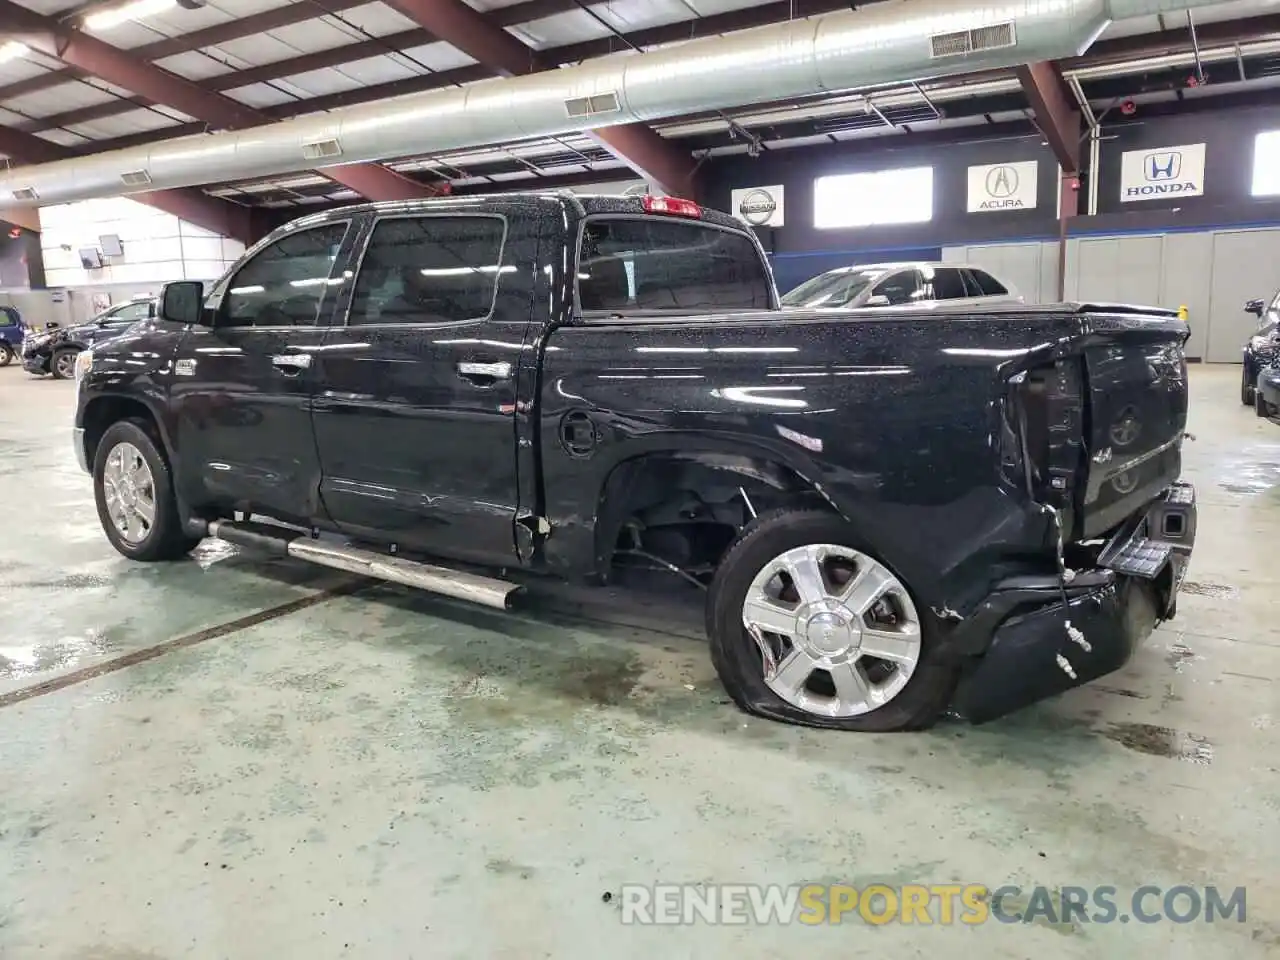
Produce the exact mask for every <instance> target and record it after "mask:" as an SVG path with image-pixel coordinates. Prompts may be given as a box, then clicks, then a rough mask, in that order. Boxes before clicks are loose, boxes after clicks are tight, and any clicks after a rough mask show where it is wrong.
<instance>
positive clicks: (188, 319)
mask: <svg viewBox="0 0 1280 960" xmlns="http://www.w3.org/2000/svg"><path fill="white" fill-rule="evenodd" d="M159 312H160V319H161V320H168V321H170V322H171V323H199V322H200V321H201V319H202V318H203V313H204V284H203V283H201V282H200V281H199V280H178V281H175V282H174V283H166V284H165V285H164V290H162V291H161V293H160V311H159Z"/></svg>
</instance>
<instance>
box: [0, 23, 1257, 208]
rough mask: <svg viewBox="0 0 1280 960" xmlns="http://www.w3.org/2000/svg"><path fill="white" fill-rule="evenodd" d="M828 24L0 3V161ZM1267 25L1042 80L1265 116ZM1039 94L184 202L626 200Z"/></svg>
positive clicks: (1080, 92)
mask: <svg viewBox="0 0 1280 960" xmlns="http://www.w3.org/2000/svg"><path fill="white" fill-rule="evenodd" d="M848 7H849V4H848V3H847V2H833V0H782V2H769V3H760V2H758V0H757V2H753V0H607V2H589V0H469V6H464V5H463V0H387V2H375V3H368V2H356V0H297V2H280V0H207V2H203V3H201V2H199V0H136V2H134V3H121V2H118V0H117V2H112V3H87V4H80V5H78V6H70V7H69V6H68V5H67V3H66V0H21V2H19V3H15V2H13V0H0V155H7V157H8V158H9V159H8V160H7V161H6V162H8V163H10V164H13V165H19V164H23V163H42V162H47V161H49V160H56V159H62V158H66V157H75V156H82V155H86V154H92V153H97V152H101V151H104V150H112V149H118V148H122V147H129V146H137V145H141V144H145V143H150V142H155V141H158V140H163V139H167V138H171V137H176V136H183V135H188V134H193V133H201V132H205V131H210V130H217V129H227V128H234V127H246V126H253V125H255V124H258V123H263V122H269V121H271V120H278V119H284V118H289V117H296V116H300V115H303V114H309V113H315V112H318V111H324V110H330V109H334V108H336V107H341V106H347V105H352V104H358V103H369V102H373V101H377V100H382V99H385V98H388V97H394V96H400V95H404V94H408V93H415V92H419V91H423V90H429V89H438V88H444V87H449V86H457V85H462V84H466V83H471V82H475V81H477V80H482V79H486V78H489V77H493V76H499V75H505V74H510V73H513V72H527V70H532V69H541V68H549V69H554V68H555V67H556V66H558V65H564V64H573V63H577V62H580V61H582V60H584V59H588V58H591V57H596V56H601V55H605V54H609V53H618V52H628V51H643V50H648V49H653V48H655V47H660V46H668V45H672V44H678V43H680V42H681V41H683V40H688V39H691V38H697V37H705V36H709V35H715V34H722V33H727V32H732V31H734V30H740V29H744V28H748V27H752V26H760V25H763V24H768V23H774V22H779V21H784V20H787V19H791V18H794V17H802V16H812V15H816V14H821V13H826V12H830V11H833V10H839V9H848ZM1275 10H1276V8H1275V5H1274V3H1271V2H1267V0H1241V2H1229V3H1221V4H1216V5H1214V6H1210V7H1205V8H1202V9H1198V10H1197V11H1195V13H1194V14H1193V15H1192V16H1191V18H1189V17H1188V15H1187V14H1186V13H1182V14H1167V15H1165V16H1163V17H1150V18H1143V19H1139V20H1131V21H1125V22H1123V23H1117V24H1113V25H1112V26H1111V27H1109V28H1108V29H1107V31H1106V32H1105V33H1104V34H1103V35H1102V37H1101V38H1100V39H1099V40H1098V41H1097V42H1096V43H1095V44H1094V46H1093V48H1092V49H1090V50H1089V51H1088V52H1087V53H1086V54H1085V56H1083V57H1081V58H1078V59H1076V60H1072V61H1064V62H1060V63H1058V64H1055V65H1049V66H1050V68H1051V69H1050V70H1049V72H1048V73H1047V74H1046V75H1045V76H1047V77H1049V80H1048V83H1049V85H1051V86H1053V85H1056V86H1058V87H1060V91H1059V92H1060V93H1061V95H1062V96H1063V97H1065V98H1066V100H1067V101H1069V102H1070V105H1071V106H1072V107H1073V108H1074V107H1076V106H1077V105H1078V104H1077V101H1078V100H1079V99H1080V98H1081V97H1083V98H1084V99H1085V100H1086V101H1087V103H1088V105H1089V110H1090V111H1091V112H1092V113H1093V114H1094V115H1095V116H1100V117H1102V118H1103V119H1104V120H1106V119H1109V118H1117V119H1118V118H1120V117H1121V116H1129V115H1131V114H1129V113H1128V111H1129V107H1128V105H1127V104H1126V101H1128V102H1130V103H1132V105H1133V107H1134V108H1135V109H1136V114H1133V115H1136V116H1138V117H1141V116H1143V115H1152V114H1156V113H1166V112H1173V111H1179V110H1188V109H1195V108H1204V107H1205V106H1209V105H1219V106H1226V105H1238V104H1248V103H1270V102H1275V103H1280V90H1277V86H1278V85H1280V14H1278V13H1276V12H1275ZM11 24H16V26H11ZM442 35H445V36H449V37H450V38H451V39H452V40H454V41H455V42H453V43H450V42H446V41H445V40H443V39H441V36H442ZM513 40H514V41H515V42H514V43H513V42H512V41H513ZM513 58H514V59H515V61H517V62H515V63H513ZM524 58H527V63H526V62H524ZM1042 87H1043V85H1042ZM1042 93H1043V89H1042V88H1041V89H1040V90H1039V91H1038V90H1037V88H1036V85H1035V84H1033V83H1031V82H1030V81H1029V80H1028V77H1027V75H1024V74H1023V72H1020V71H994V72H988V73H985V74H982V75H973V76H969V77H960V78H951V79H949V80H947V81H940V82H928V81H922V82H921V83H919V84H909V85H906V86H898V87H893V88H890V89H877V90H863V91H856V92H851V93H846V94H842V95H838V96H836V95H831V96H823V97H815V98H810V99H807V100H804V101H799V102H797V101H792V102H787V103H779V104H773V105H766V106H754V107H751V108H747V109H743V110H739V111H725V112H715V113H711V114H705V115H700V116H693V117H685V118H678V119H676V120H672V121H663V122H662V123H659V124H656V125H654V127H653V128H646V127H643V126H641V125H630V126H629V127H627V128H625V129H624V128H615V129H614V130H613V131H597V132H596V133H595V134H582V135H573V136H565V137H559V138H555V139H546V140H538V141H529V142H518V143H509V144H503V145H499V146H485V147H483V148H476V149H473V150H467V151H461V152H453V153H448V154H440V155H433V156H417V157H405V158H396V159H393V160H390V161H389V162H387V163H385V164H358V165H351V166H348V167H341V168H329V170H328V171H326V173H325V174H324V175H321V174H301V175H289V176H287V177H277V178H273V179H268V180H262V181H255V182H238V183H219V184H212V185H209V186H206V187H205V188H204V189H203V191H202V192H201V191H195V190H192V191H190V192H191V193H192V194H199V201H200V202H201V203H204V204H208V203H218V202H221V203H230V204H235V205H243V206H251V207H269V208H282V209H283V208H294V207H304V208H305V207H312V206H315V205H319V204H326V203H333V202H342V201H350V200H353V199H357V198H359V197H361V196H372V197H375V198H377V199H388V198H399V197H402V196H411V195H417V194H423V195H426V194H430V193H433V192H440V191H442V190H452V191H456V192H466V191H475V190H492V189H495V188H514V187H519V188H528V187H540V186H547V187H549V186H566V185H575V184H583V183H597V182H601V181H611V180H625V179H628V178H630V177H633V176H634V175H635V174H634V170H635V169H637V168H641V169H644V168H648V169H652V168H653V166H654V164H658V165H660V166H661V165H665V166H666V168H667V169H670V170H676V171H678V170H680V169H681V168H682V165H687V166H688V167H689V168H690V169H692V167H693V166H694V165H696V164H697V163H699V162H701V161H702V160H703V159H704V158H706V157H708V156H717V155H723V154H731V153H750V154H754V153H758V152H764V151H769V150H779V149H785V148H787V147H791V146H798V145H804V144H812V143H823V142H840V141H846V140H865V139H869V138H887V137H895V138H899V140H903V139H904V138H912V137H914V138H917V139H934V138H938V137H942V136H954V135H957V132H958V133H960V134H963V132H964V128H974V130H975V132H978V130H979V129H980V128H988V129H990V128H993V127H998V128H1000V129H1001V130H1004V129H1009V130H1011V131H1016V130H1017V129H1019V128H1022V129H1023V130H1024V132H1025V130H1026V129H1030V125H1031V124H1038V125H1039V126H1040V128H1041V129H1042V130H1044V129H1045V124H1044V123H1043V121H1044V119H1045V118H1044V110H1045V107H1044V103H1043V101H1042V100H1041V99H1040V98H1039V96H1038V94H1042ZM184 111H194V112H184ZM633 127H638V129H632V128H633ZM939 131H942V132H939ZM1046 137H1050V134H1049V133H1048V132H1047V131H1046ZM186 192H187V191H167V192H166V193H173V194H179V193H186Z"/></svg>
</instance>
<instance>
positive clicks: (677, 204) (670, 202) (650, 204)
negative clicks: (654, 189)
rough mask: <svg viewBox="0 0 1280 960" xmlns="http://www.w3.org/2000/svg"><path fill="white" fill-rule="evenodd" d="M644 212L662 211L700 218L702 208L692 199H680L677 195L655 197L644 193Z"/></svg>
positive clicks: (672, 214) (673, 215)
mask: <svg viewBox="0 0 1280 960" xmlns="http://www.w3.org/2000/svg"><path fill="white" fill-rule="evenodd" d="M642 202H643V203H644V212H645V213H662V214H666V215H667V216H671V217H693V218H695V219H701V217H702V208H701V207H700V206H698V205H697V204H696V203H694V202H693V201H692V200H681V199H680V198H678V197H655V196H652V195H649V194H646V195H645V196H644V197H643V200H642Z"/></svg>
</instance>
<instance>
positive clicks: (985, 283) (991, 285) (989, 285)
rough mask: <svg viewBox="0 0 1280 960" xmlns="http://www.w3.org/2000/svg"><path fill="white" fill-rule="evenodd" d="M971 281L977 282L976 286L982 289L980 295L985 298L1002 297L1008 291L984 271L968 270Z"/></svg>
mask: <svg viewBox="0 0 1280 960" xmlns="http://www.w3.org/2000/svg"><path fill="white" fill-rule="evenodd" d="M969 272H970V273H971V274H972V275H973V279H974V280H976V281H977V282H978V286H979V287H981V288H982V295H983V296H985V297H1002V296H1004V295H1005V294H1007V293H1008V292H1009V291H1008V290H1006V289H1005V287H1004V284H1003V283H1001V282H1000V281H999V280H997V279H996V278H995V277H993V276H992V275H991V274H989V273H987V272H986V271H984V270H970V271H969Z"/></svg>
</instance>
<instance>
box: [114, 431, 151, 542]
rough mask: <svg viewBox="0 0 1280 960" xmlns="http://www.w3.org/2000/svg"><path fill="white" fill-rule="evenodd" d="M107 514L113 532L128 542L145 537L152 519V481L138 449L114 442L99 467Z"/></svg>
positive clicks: (144, 459)
mask: <svg viewBox="0 0 1280 960" xmlns="http://www.w3.org/2000/svg"><path fill="white" fill-rule="evenodd" d="M102 492H103V495H104V497H105V499H106V503H107V515H108V516H109V517H110V518H111V524H112V526H114V527H115V528H116V532H117V533H118V534H120V536H121V537H122V538H123V539H124V540H125V541H126V542H128V543H130V544H138V543H141V542H142V541H143V540H145V539H146V538H147V535H148V534H150V533H151V529H152V527H154V526H155V522H156V483H155V478H154V477H153V476H152V475H151V467H150V466H149V465H148V464H147V460H146V458H145V457H144V456H143V455H142V451H141V450H139V449H138V448H137V447H135V446H134V445H133V444H132V443H118V444H116V445H115V446H114V447H113V448H112V449H111V452H110V453H109V454H107V462H106V463H105V464H104V465H103V468H102Z"/></svg>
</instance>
